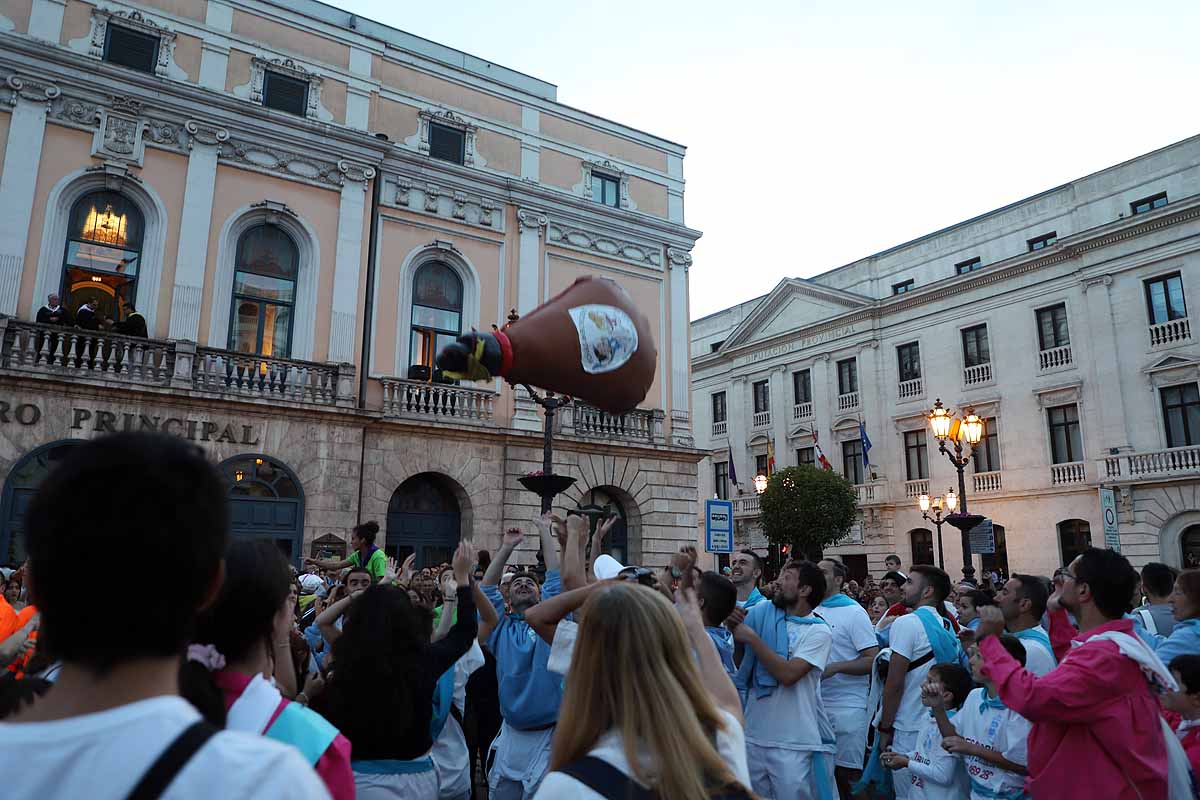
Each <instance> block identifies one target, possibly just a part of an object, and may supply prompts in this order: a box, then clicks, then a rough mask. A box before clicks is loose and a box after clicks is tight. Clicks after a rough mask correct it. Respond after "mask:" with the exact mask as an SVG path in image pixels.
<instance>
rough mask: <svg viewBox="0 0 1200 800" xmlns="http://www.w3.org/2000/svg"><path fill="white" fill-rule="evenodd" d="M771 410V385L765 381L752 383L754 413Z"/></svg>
mask: <svg viewBox="0 0 1200 800" xmlns="http://www.w3.org/2000/svg"><path fill="white" fill-rule="evenodd" d="M770 410H771V385H770V384H769V383H768V382H767V381H755V383H754V413H755V414H761V413H762V412H764V411H770Z"/></svg>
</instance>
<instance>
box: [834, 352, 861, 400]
mask: <svg viewBox="0 0 1200 800" xmlns="http://www.w3.org/2000/svg"><path fill="white" fill-rule="evenodd" d="M837 371H838V394H850V393H851V392H857V391H858V362H857V361H856V360H854V359H853V358H847V359H846V360H845V361H839V362H837Z"/></svg>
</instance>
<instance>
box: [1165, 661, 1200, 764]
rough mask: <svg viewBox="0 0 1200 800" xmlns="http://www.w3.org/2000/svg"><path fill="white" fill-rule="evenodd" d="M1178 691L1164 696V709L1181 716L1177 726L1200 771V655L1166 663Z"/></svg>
mask: <svg viewBox="0 0 1200 800" xmlns="http://www.w3.org/2000/svg"><path fill="white" fill-rule="evenodd" d="M1167 666H1168V667H1169V668H1170V670H1171V676H1172V677H1173V678H1175V682H1176V683H1178V684H1179V691H1177V692H1168V693H1167V694H1166V695H1165V696H1164V697H1163V708H1165V709H1167V711H1173V712H1175V713H1176V714H1178V715H1179V716H1180V717H1181V719H1180V720H1179V723H1178V725H1176V726H1174V727H1175V732H1176V733H1177V734H1179V741H1180V743H1182V744H1183V749H1184V752H1186V753H1187V756H1188V761H1190V762H1191V764H1192V770H1193V771H1194V772H1196V773H1197V774H1200V655H1194V654H1188V655H1182V656H1175V657H1174V658H1173V659H1171V663H1170V664H1168V665H1167Z"/></svg>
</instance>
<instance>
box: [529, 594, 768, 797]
mask: <svg viewBox="0 0 1200 800" xmlns="http://www.w3.org/2000/svg"><path fill="white" fill-rule="evenodd" d="M558 721H559V725H558V728H557V730H556V731H555V733H554V746H553V750H552V751H551V756H550V769H551V770H557V769H561V768H562V767H564V766H566V765H567V764H569V763H571V762H572V761H575V760H577V759H580V758H583V757H584V756H586V755H587V754H588V752H589V751H591V750H592V748H593V747H595V746H596V742H597V741H598V740H599V739H600V737H601V736H603V735H604V734H605V733H606V732H608V731H609V730H614V731H617V732H618V733H619V734H620V735H621V740H622V744H623V747H624V750H625V757H626V759H628V761H629V765H630V767H631V768H632V771H633V777H635V778H636V779H637V780H638V782H639V783H642V784H643V785H646V786H650V787H651V788H652V789H653V790H655V791H657V792H658V794H659V796H660V797H662V798H663V800H706V799H707V798H708V797H710V796H711V794H710V793H711V792H713V791H719V790H722V789H732V788H735V787H736V788H740V789H743V790H744V789H746V788H748V787H741V786H740V784H738V781H737V778H736V777H735V776H734V775H733V773H732V771H731V770H730V769H729V768H728V767H727V766H726V764H725V761H724V759H722V758H721V756H720V755H719V754H718V753H717V748H716V745H715V743H714V742H715V737H716V733H717V731H719V730H721V729H722V728H724V727H725V720H724V719H723V717H722V716H721V714H720V713H719V712H718V711H717V707H716V706H715V705H714V704H713V702H712V700H711V699H710V697H709V695H708V693H707V692H706V690H705V689H704V686H703V684H702V683H701V680H700V673H699V670H698V669H697V667H696V664H695V660H694V657H693V655H692V646H691V643H690V642H689V641H688V637H687V634H686V632H685V631H684V628H683V622H682V621H681V620H680V619H679V615H678V614H677V613H676V612H675V609H674V608H673V607H672V606H671V604H670V603H669V602H667V600H666V598H664V597H663V596H662V595H660V594H659V593H657V592H655V591H653V590H652V589H648V588H645V587H643V586H639V585H636V584H632V583H620V584H615V585H613V586H610V587H607V588H605V589H601V590H600V591H598V592H597V593H596V594H594V595H592V597H591V598H589V599H588V602H587V604H586V605H585V606H584V616H583V622H581V623H580V627H579V633H578V636H577V639H576V645H575V653H574V655H573V656H572V658H571V668H570V672H569V677H568V679H567V686H566V692H565V693H564V695H563V702H562V710H561V711H560V713H559V717H558ZM643 753H644V754H646V755H649V757H650V758H649V759H648V761H649V763H650V764H652V765H654V769H655V773H654V777H653V778H652V776H651V775H650V774H648V772H647V770H645V769H643V765H642V759H641V756H642V755H643Z"/></svg>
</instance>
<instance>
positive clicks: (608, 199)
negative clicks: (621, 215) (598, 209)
mask: <svg viewBox="0 0 1200 800" xmlns="http://www.w3.org/2000/svg"><path fill="white" fill-rule="evenodd" d="M592 200H594V201H595V202H597V203H600V204H601V205H605V206H612V207H613V208H620V207H621V182H620V181H619V180H617V179H616V178H614V177H612V176H611V175H602V174H601V173H599V172H593V173H592Z"/></svg>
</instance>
